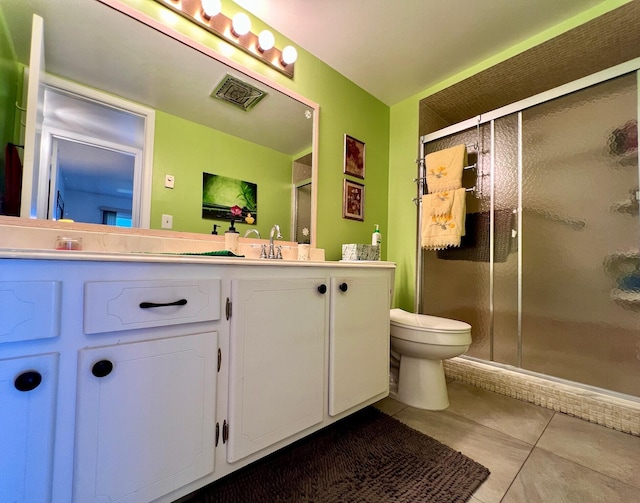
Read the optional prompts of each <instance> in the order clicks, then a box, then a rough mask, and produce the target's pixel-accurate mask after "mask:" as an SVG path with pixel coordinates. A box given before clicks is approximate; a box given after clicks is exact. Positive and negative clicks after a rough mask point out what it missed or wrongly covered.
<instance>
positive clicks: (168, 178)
mask: <svg viewBox="0 0 640 503" xmlns="http://www.w3.org/2000/svg"><path fill="white" fill-rule="evenodd" d="M174 182H175V178H174V177H173V175H164V186H165V187H166V188H167V189H173V184H174Z"/></svg>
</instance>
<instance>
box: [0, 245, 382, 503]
mask: <svg viewBox="0 0 640 503" xmlns="http://www.w3.org/2000/svg"><path fill="white" fill-rule="evenodd" d="M24 254H25V255H26V256H25V257H21V256H16V254H15V253H14V252H6V251H5V255H4V257H3V256H2V252H1V251H0V278H2V281H0V308H1V309H3V311H2V314H3V315H2V316H0V424H1V425H2V428H0V474H1V476H0V501H2V502H4V501H11V502H12V503H13V502H16V503H32V502H38V503H51V502H54V503H57V502H63V501H64V502H70V503H90V502H95V503H103V502H105V501H118V502H120V503H126V502H129V503H133V502H136V503H151V502H153V503H171V502H173V501H176V500H178V499H179V498H181V497H183V496H185V495H187V494H189V493H190V492H192V491H195V490H197V489H199V488H201V487H203V486H204V485H206V484H209V483H211V482H214V481H215V480H217V479H219V478H221V477H224V476H226V475H228V474H230V473H232V472H233V471H235V470H238V469H239V468H241V467H244V466H246V465H247V464H249V463H252V462H254V461H256V460H258V459H260V458H262V457H264V456H265V455H267V454H269V453H271V452H274V451H276V450H278V449H280V448H282V447H284V446H286V445H288V444H290V443H291V442H293V441H296V440H298V439H301V438H303V437H304V436H306V435H309V434H310V433H312V432H314V431H317V430H318V429H320V428H323V427H325V426H328V425H329V424H331V423H332V422H334V421H336V420H338V419H340V418H342V417H344V416H346V415H348V414H351V413H353V412H355V411H357V410H359V409H361V408H362V407H364V406H366V405H368V404H371V403H373V402H375V401H377V400H379V399H381V398H383V397H384V396H386V394H387V393H388V355H389V342H388V341H389V333H388V329H389V302H390V289H391V285H392V284H393V271H394V267H393V264H384V263H381V264H377V265H370V266H366V265H361V264H357V265H356V264H353V265H351V264H335V263H334V264H331V263H311V262H304V263H296V262H288V261H275V260H271V261H264V260H263V261H260V260H250V259H225V258H221V259H218V258H215V259H210V258H201V257H195V258H194V257H168V256H145V255H138V256H136V255H132V256H125V257H122V256H109V255H106V256H104V257H98V256H96V255H95V254H91V253H85V252H79V253H75V252H65V253H57V252H44V253H37V252H34V253H31V254H30V253H29V252H25V253H24ZM18 255H19V254H18Z"/></svg>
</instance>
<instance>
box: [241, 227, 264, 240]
mask: <svg viewBox="0 0 640 503" xmlns="http://www.w3.org/2000/svg"><path fill="white" fill-rule="evenodd" d="M254 232H255V234H256V236H258V239H260V232H259V231H258V229H249V230H248V231H247V232H245V233H244V237H245V238H246V237H247V236H248V235H249V234H252V233H254Z"/></svg>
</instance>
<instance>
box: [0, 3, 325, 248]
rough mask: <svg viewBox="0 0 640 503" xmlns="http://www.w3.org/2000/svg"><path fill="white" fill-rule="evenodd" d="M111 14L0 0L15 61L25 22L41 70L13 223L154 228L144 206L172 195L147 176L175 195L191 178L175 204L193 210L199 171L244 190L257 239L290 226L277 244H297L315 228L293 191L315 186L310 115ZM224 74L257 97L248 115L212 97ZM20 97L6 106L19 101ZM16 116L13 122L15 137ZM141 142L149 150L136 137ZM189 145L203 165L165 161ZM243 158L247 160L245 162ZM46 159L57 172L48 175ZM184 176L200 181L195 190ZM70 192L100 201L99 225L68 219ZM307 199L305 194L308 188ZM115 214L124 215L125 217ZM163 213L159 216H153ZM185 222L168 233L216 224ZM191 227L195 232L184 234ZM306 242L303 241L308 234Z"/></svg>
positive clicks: (242, 74)
mask: <svg viewBox="0 0 640 503" xmlns="http://www.w3.org/2000/svg"><path fill="white" fill-rule="evenodd" d="M107 4H113V5H107ZM114 6H116V7H117V6H118V3H117V2H113V1H112V0H104V2H103V1H100V0H82V1H78V0H56V1H51V0H2V3H1V4H0V8H1V9H2V13H3V16H4V18H5V20H6V24H7V29H8V35H9V37H10V38H11V40H12V43H13V46H14V48H15V52H16V57H17V59H18V61H19V62H20V63H22V64H24V65H25V66H27V67H28V66H29V65H30V58H32V57H33V52H34V51H33V50H32V45H33V44H32V37H31V35H32V17H33V14H37V15H38V16H40V17H41V18H42V20H43V21H42V31H43V34H44V35H43V43H42V46H43V54H44V56H43V59H44V63H43V64H42V65H40V66H41V67H43V68H44V72H43V73H42V78H41V83H40V87H39V89H40V94H41V100H43V101H42V103H44V105H41V106H40V107H38V108H42V109H40V110H39V111H38V112H39V115H40V117H39V118H37V119H36V122H37V124H36V126H35V129H36V149H35V150H36V151H35V153H34V154H32V155H33V159H31V158H26V159H25V176H27V175H29V173H30V172H29V170H28V169H27V168H28V167H27V166H26V164H27V162H30V163H32V164H33V175H31V176H32V177H30V178H29V180H28V182H29V183H30V184H31V190H30V194H31V198H29V197H28V194H27V199H31V200H29V201H28V204H25V203H24V200H25V192H24V191H23V211H22V213H21V216H23V217H31V218H34V217H37V218H51V219H57V218H60V217H70V218H71V217H72V218H73V219H74V220H75V221H79V222H81V221H89V222H91V223H106V224H113V223H114V222H115V220H114V219H115V217H116V216H118V217H119V218H120V219H121V220H122V221H123V222H125V223H123V224H122V225H127V223H126V222H127V219H129V221H132V222H133V225H134V226H140V227H147V226H149V225H150V227H151V228H160V227H161V226H160V220H159V219H154V218H153V216H154V209H153V208H151V206H152V205H157V206H158V207H159V208H160V207H161V205H162V202H163V200H164V199H165V198H164V197H163V191H166V190H172V189H171V188H169V187H165V185H164V184H161V183H159V182H158V179H159V177H161V178H162V179H163V180H164V177H165V173H166V174H169V173H171V175H173V176H174V177H175V184H176V186H178V184H180V186H179V187H180V188H181V189H183V188H184V185H185V183H186V181H185V176H186V175H184V174H183V173H184V172H185V170H188V169H191V170H195V172H191V173H190V174H189V175H188V177H191V180H189V183H190V184H191V189H190V192H189V195H188V197H183V199H189V200H191V199H193V201H194V205H195V206H194V207H196V208H197V207H198V205H199V204H200V203H201V201H199V200H200V199H201V196H202V192H201V191H202V188H201V187H199V186H198V184H199V183H202V182H201V180H202V178H203V176H204V175H203V173H204V172H211V173H212V174H216V175H223V176H224V177H230V178H239V179H242V180H246V181H249V182H255V183H256V184H257V186H258V189H257V190H258V218H257V220H258V224H259V225H258V226H257V229H258V230H259V231H260V232H262V233H263V234H264V233H265V231H266V230H267V229H268V228H270V227H271V225H272V224H274V223H278V224H280V226H281V228H282V229H283V231H284V230H285V229H291V231H290V233H289V232H286V233H284V232H283V234H285V236H284V238H285V239H287V238H288V239H290V240H298V236H297V233H298V231H296V229H299V230H300V231H301V229H303V228H304V227H313V223H315V216H314V215H313V214H312V212H313V211H315V201H313V200H312V201H311V204H309V202H308V201H307V200H306V199H308V196H305V197H306V199H305V201H304V202H303V203H302V204H301V203H300V201H296V197H297V196H296V194H298V193H300V189H299V187H300V186H301V184H302V185H304V184H305V183H304V182H305V180H304V179H305V178H308V183H312V182H313V180H315V175H316V173H315V168H314V166H315V165H316V161H315V159H314V155H313V145H314V134H316V132H315V130H317V127H316V126H317V113H318V109H317V106H316V105H315V104H314V103H312V102H310V101H308V100H306V99H305V98H303V97H300V96H296V95H294V94H293V93H290V92H288V91H286V89H284V88H283V87H282V86H278V85H276V84H273V83H271V82H270V81H268V80H267V79H265V78H263V77H261V76H259V75H257V74H256V73H253V72H251V71H248V70H246V71H245V70H244V69H242V68H241V67H239V66H238V65H237V64H235V63H230V62H229V61H228V60H227V61H226V62H223V61H222V60H223V59H224V58H222V57H215V53H213V51H211V50H210V49H208V48H206V47H204V46H201V45H199V43H197V42H187V43H185V40H186V38H185V37H184V36H182V35H179V34H177V33H175V34H174V32H172V31H171V29H170V28H166V27H162V28H161V29H158V25H154V23H153V22H150V21H149V20H148V19H146V18H145V17H144V16H136V17H137V18H138V19H136V18H134V17H132V16H131V15H128V14H131V11H128V14H127V13H125V12H122V11H121V10H119V9H117V8H114ZM159 8H160V6H159ZM123 10H127V9H126V8H125V7H123ZM147 23H148V24H147ZM194 30H197V29H196V28H194ZM202 36H203V37H205V36H208V35H206V34H203V35H202ZM31 64H33V63H31ZM29 73H32V70H31V69H30V71H29ZM229 75H230V76H231V77H234V78H236V79H239V81H241V82H242V83H245V84H248V85H250V86H252V87H254V88H256V89H258V90H259V91H262V92H264V93H265V97H264V98H262V99H261V100H260V101H259V102H258V103H257V104H256V105H255V106H253V107H251V108H250V109H248V110H244V109H242V108H241V107H239V106H235V105H234V104H230V103H229V102H228V100H227V101H225V100H218V99H214V98H212V96H211V95H212V93H213V92H214V91H215V90H216V89H217V88H218V86H219V85H220V84H221V83H222V82H223V80H224V79H225V78H226V77H227V76H229ZM233 85H234V84H233V83H232V84H231V86H233ZM24 87H25V89H26V88H27V85H26V83H25V86H24ZM24 94H25V95H24V96H23V97H19V101H22V102H21V103H18V104H17V105H18V106H21V105H22V106H24V104H25V103H26V101H27V98H28V97H27V93H26V92H25V93H24ZM230 94H231V95H232V94H233V92H231V93H230ZM103 97H104V99H103ZM146 110H148V111H149V115H145V114H146V113H147V112H146ZM28 112H29V110H27V111H26V112H23V113H22V114H21V115H22V116H23V117H22V121H23V122H24V124H23V126H25V129H26V130H27V134H28V129H29V123H28V121H26V120H25V119H26V117H28V116H29V114H28ZM34 115H35V114H34ZM145 121H146V123H145ZM190 131H195V133H193V134H190V133H189V132H190ZM149 133H151V140H150V142H149V139H148V138H146V139H145V134H146V135H147V136H148V134H149ZM198 135H199V136H198ZM195 136H198V137H199V138H200V140H199V141H200V142H201V143H200V144H201V146H203V147H209V150H208V151H207V153H206V154H203V155H206V156H207V159H206V162H204V163H202V165H196V164H197V163H196V162H194V159H200V160H201V158H202V156H203V155H201V156H200V157H198V154H197V153H195V149H196V147H194V146H189V147H188V148H189V150H188V151H184V152H183V153H182V154H179V155H180V156H181V157H178V158H177V159H176V158H175V157H172V156H173V155H174V154H175V153H176V152H178V151H180V148H185V149H186V148H187V147H186V144H187V143H189V142H191V141H193V138H194V137H195ZM201 138H205V140H202V139H201ZM209 138H210V139H211V140H210V141H209V140H208V139H209ZM221 138H222V139H221ZM171 142H173V143H171ZM214 142H218V145H219V146H217V147H216V148H212V147H211V145H209V143H214ZM231 145H237V147H235V148H237V149H238V151H239V153H238V155H241V154H242V153H243V155H244V156H245V159H244V160H243V161H238V162H237V163H235V162H234V161H233V149H232V146H231ZM216 152H219V153H220V156H219V157H218V156H217V155H216ZM24 155H25V157H27V153H26V152H25V154H24ZM175 155H178V154H175ZM249 155H252V156H253V157H252V158H250V159H247V158H246V157H247V156H249ZM191 156H193V157H191ZM43 158H47V159H43ZM151 159H153V161H152V162H150V160H151ZM220 159H224V162H222V161H220V162H219V160H220ZM181 160H183V161H184V162H181ZM54 162H55V163H57V164H56V165H55V166H57V167H55V166H54V168H53V169H52V168H51V166H53V164H54ZM243 163H244V167H242V164H243ZM301 164H303V165H304V164H307V165H308V169H305V168H304V166H302V168H301ZM145 166H147V167H146V168H145ZM235 170H239V171H238V175H237V176H235V175H234V173H235ZM45 172H47V173H48V174H47V175H46V176H51V175H50V174H51V173H53V178H52V179H51V181H49V180H45V179H44V178H46V176H44V177H43V175H42V173H45ZM269 172H271V175H269ZM301 173H303V174H302V175H301ZM56 174H57V178H56ZM269 177H271V178H272V180H270V179H269ZM196 178H198V179H199V180H200V182H198V183H195V179H196ZM252 178H255V179H252ZM23 182H24V181H23ZM60 183H62V184H63V186H64V189H61V188H60ZM316 185H317V184H316ZM271 191H274V192H273V193H271ZM80 192H82V193H83V194H82V197H84V198H85V199H92V198H93V199H94V206H96V204H95V200H97V199H100V203H99V205H98V206H99V207H100V208H101V209H102V210H104V209H105V208H106V209H107V210H111V211H110V213H111V214H110V215H109V218H108V219H104V211H103V215H102V217H101V218H103V221H101V222H96V218H98V217H93V216H92V217H89V213H90V212H89V211H83V212H80V213H82V214H83V216H79V215H78V214H77V213H76V214H73V215H71V214H70V213H69V212H70V208H71V206H70V205H72V204H80V203H76V202H75V201H78V200H80V199H82V198H81V197H78V194H79V193H80ZM176 193H177V192H176ZM310 193H311V195H312V196H311V197H313V194H314V190H311V191H310ZM127 201H128V202H127ZM126 205H129V208H132V209H130V210H129V211H128V212H127V211H126V208H123V206H126ZM25 208H28V209H25ZM65 208H66V209H65ZM299 208H304V210H298V209H299ZM118 209H120V210H121V211H120V215H116V213H117V210H118ZM170 211H171V208H169V209H165V208H162V213H165V212H170ZM189 211H191V210H189ZM299 211H304V212H305V214H304V215H301V214H299ZM84 216H86V218H87V220H85V219H84ZM285 219H286V221H283V220H285ZM156 220H157V221H156ZM186 220H189V221H190V224H191V227H189V226H186V227H183V226H182V225H180V224H179V223H178V225H174V226H173V229H175V230H187V231H191V232H208V231H210V229H211V225H210V223H211V224H213V223H216V222H214V221H212V222H210V223H209V222H206V225H205V222H203V220H202V216H201V215H200V214H199V211H191V213H190V215H189V216H187V217H185V218H183V221H186ZM196 220H197V221H198V222H199V223H198V225H199V227H198V226H195V227H194V224H193V222H194V221H196ZM276 220H278V221H276ZM296 220H298V221H296ZM149 222H150V224H149ZM306 222H308V223H309V224H308V226H307V225H306ZM174 223H175V219H174ZM217 223H220V224H224V221H222V222H217ZM287 224H288V225H287ZM241 231H242V232H243V231H244V230H241ZM311 235H312V236H314V237H315V229H313V228H312V229H311Z"/></svg>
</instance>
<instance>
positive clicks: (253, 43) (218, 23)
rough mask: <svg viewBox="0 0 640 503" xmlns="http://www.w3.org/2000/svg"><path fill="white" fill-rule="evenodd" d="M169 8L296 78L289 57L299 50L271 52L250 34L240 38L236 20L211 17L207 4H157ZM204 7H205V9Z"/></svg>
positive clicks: (167, 0) (173, 0)
mask: <svg viewBox="0 0 640 503" xmlns="http://www.w3.org/2000/svg"><path fill="white" fill-rule="evenodd" d="M155 1H156V2H158V3H160V4H162V5H164V6H165V7H168V8H169V9H171V10H172V11H174V12H176V13H177V14H179V15H180V16H182V17H184V18H185V19H188V20H189V21H191V22H193V23H195V24H196V25H198V26H200V27H202V28H204V29H205V30H207V31H208V32H210V33H213V34H214V35H216V36H218V37H220V38H221V39H223V40H225V41H226V42H228V43H230V44H231V45H233V46H235V47H237V48H239V49H241V50H243V51H244V52H246V53H247V54H249V55H250V56H253V57H254V58H256V59H258V60H260V61H262V62H263V63H266V64H267V65H269V66H270V67H271V68H274V69H276V70H277V71H279V72H280V73H282V74H284V75H286V76H287V77H289V78H291V79H292V78H293V73H294V66H295V58H294V61H291V58H290V57H288V56H289V54H290V53H291V52H293V53H295V48H294V47H292V46H287V47H285V48H284V50H282V51H281V50H280V49H278V48H277V47H275V46H273V47H270V48H267V47H265V48H262V47H260V43H259V37H258V35H255V34H254V33H252V32H251V31H250V30H249V31H248V32H247V33H245V34H240V35H239V34H238V33H237V32H236V30H234V25H233V20H232V19H231V18H229V17H227V16H225V15H224V14H222V13H221V12H219V13H217V14H213V12H211V15H209V13H208V12H207V11H208V6H207V5H206V4H207V2H206V0H155ZM203 4H205V5H204V6H203Z"/></svg>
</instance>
